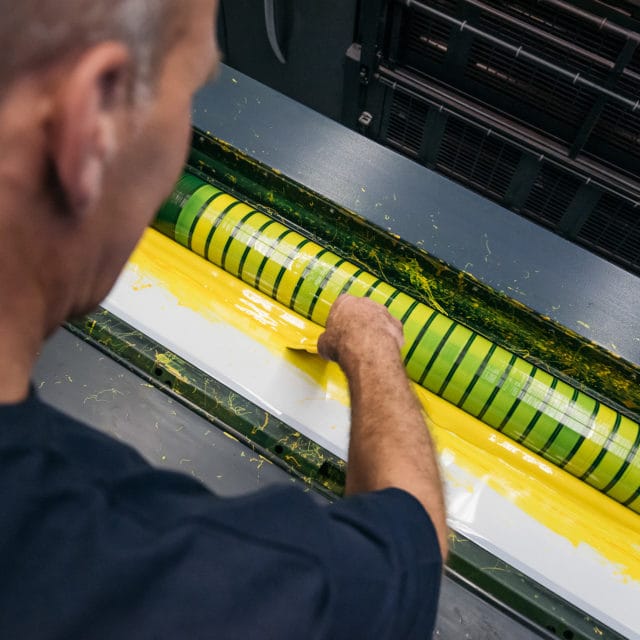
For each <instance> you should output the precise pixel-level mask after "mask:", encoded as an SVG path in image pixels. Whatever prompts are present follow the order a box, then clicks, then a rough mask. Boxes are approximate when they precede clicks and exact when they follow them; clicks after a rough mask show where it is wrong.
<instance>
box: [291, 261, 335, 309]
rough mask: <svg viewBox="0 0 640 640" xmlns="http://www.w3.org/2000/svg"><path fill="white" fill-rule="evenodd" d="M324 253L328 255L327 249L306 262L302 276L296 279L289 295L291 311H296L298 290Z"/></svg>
mask: <svg viewBox="0 0 640 640" xmlns="http://www.w3.org/2000/svg"><path fill="white" fill-rule="evenodd" d="M326 253H329V249H322V251H319V252H318V253H317V254H316V255H315V256H314V257H313V258H312V259H311V260H310V261H309V262H308V264H307V266H306V267H305V268H304V271H303V272H302V275H301V276H300V278H299V279H298V282H297V283H296V286H295V289H294V290H293V293H292V294H291V300H290V301H289V307H291V309H296V305H297V303H298V295H299V294H300V289H301V288H302V285H303V283H304V282H306V280H307V278H308V276H309V274H310V273H311V270H312V269H313V268H314V266H315V265H316V264H317V263H318V260H320V258H322V256H323V255H325V254H326ZM296 310H297V309H296Z"/></svg>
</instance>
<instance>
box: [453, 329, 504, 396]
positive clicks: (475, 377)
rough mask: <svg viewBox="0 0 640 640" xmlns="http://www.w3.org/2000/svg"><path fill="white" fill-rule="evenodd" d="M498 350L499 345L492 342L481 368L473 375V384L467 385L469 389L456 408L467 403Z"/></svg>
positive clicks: (465, 391)
mask: <svg viewBox="0 0 640 640" xmlns="http://www.w3.org/2000/svg"><path fill="white" fill-rule="evenodd" d="M497 348H498V345H497V344H496V343H495V342H492V343H491V347H489V351H487V354H486V355H485V356H484V358H483V360H482V362H481V363H480V366H479V367H478V368H477V369H476V371H475V373H474V374H473V378H472V379H471V382H470V383H469V384H468V385H467V388H466V389H465V390H464V393H463V394H462V397H461V398H460V400H458V402H456V406H457V407H458V408H460V407H462V405H463V404H464V403H465V402H466V401H467V398H468V397H469V394H470V393H471V392H472V391H473V388H474V387H475V386H476V383H477V382H478V380H480V378H481V377H482V375H483V374H484V371H485V369H486V368H487V365H488V364H489V360H490V359H491V356H493V354H494V353H495V350H496V349H497Z"/></svg>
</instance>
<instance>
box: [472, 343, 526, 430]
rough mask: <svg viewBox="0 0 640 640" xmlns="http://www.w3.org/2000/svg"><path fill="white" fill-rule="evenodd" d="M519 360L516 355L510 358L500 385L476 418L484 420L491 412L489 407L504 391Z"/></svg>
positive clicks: (499, 382)
mask: <svg viewBox="0 0 640 640" xmlns="http://www.w3.org/2000/svg"><path fill="white" fill-rule="evenodd" d="M517 359H518V358H517V356H515V355H512V356H511V357H510V358H509V364H508V365H507V366H506V368H505V369H504V371H503V372H502V374H501V376H500V380H499V381H498V384H496V386H495V387H494V389H493V391H492V392H491V395H490V396H489V397H488V398H487V401H486V402H485V403H484V406H483V407H482V409H481V410H480V413H478V415H477V416H476V417H477V418H478V419H479V420H482V418H483V416H484V414H485V413H486V412H487V411H488V410H489V407H490V406H491V404H492V403H493V400H494V398H495V397H496V396H497V395H498V392H499V391H500V390H501V389H502V385H503V384H504V381H505V380H506V379H507V378H508V377H509V374H510V373H511V369H513V365H514V364H515V363H516V360H517Z"/></svg>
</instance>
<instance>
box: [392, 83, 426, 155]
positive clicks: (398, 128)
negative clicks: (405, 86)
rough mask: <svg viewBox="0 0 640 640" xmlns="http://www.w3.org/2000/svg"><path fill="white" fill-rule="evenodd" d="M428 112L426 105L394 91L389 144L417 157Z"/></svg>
mask: <svg viewBox="0 0 640 640" xmlns="http://www.w3.org/2000/svg"><path fill="white" fill-rule="evenodd" d="M428 110H429V109H428V107H427V106H426V105H425V104H424V103H422V102H420V101H418V100H415V99H413V98H412V97H411V96H408V95H405V94H403V93H400V92H397V91H394V93H393V100H392V103H391V110H390V113H389V122H388V124H387V133H386V141H387V143H388V144H390V145H392V146H394V147H396V148H398V149H400V150H402V151H404V152H405V153H407V154H409V155H412V156H417V155H418V152H419V151H420V145H421V143H422V132H423V130H424V126H425V122H426V119H427V112H428Z"/></svg>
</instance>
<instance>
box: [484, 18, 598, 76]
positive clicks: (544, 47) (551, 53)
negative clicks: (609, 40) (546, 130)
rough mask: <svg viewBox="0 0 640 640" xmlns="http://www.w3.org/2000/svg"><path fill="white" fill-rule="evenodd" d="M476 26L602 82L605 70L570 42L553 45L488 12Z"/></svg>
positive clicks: (570, 69)
mask: <svg viewBox="0 0 640 640" xmlns="http://www.w3.org/2000/svg"><path fill="white" fill-rule="evenodd" d="M478 27H479V28H480V29H482V30H483V31H486V32H487V33H490V34H492V35H494V36H496V37H498V38H500V39H501V40H504V41H506V42H509V43H510V44H512V45H514V46H516V47H520V46H521V47H523V48H525V49H526V50H527V51H530V52H531V53H535V54H536V55H537V56H540V57H541V58H544V59H546V60H548V61H549V62H553V63H555V64H559V65H560V66H562V67H564V68H565V69H567V71H571V72H576V73H580V74H582V75H584V76H589V79H590V80H592V81H594V82H598V83H601V84H602V83H604V82H605V81H606V78H607V75H608V73H609V69H607V68H606V67H604V66H600V65H596V64H595V63H594V61H593V60H589V59H588V58H583V57H581V56H580V54H579V53H578V52H575V51H574V49H575V48H574V47H573V46H572V45H571V43H570V42H569V43H567V45H566V46H562V45H560V44H556V43H554V42H551V41H550V40H548V39H547V38H545V37H544V36H541V35H538V34H537V33H533V32H530V31H527V30H526V29H525V28H518V27H517V26H514V25H510V24H507V23H505V22H502V21H501V20H500V19H498V18H496V17H494V16H491V15H486V16H485V15H483V16H481V17H480V19H479V21H478Z"/></svg>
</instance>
